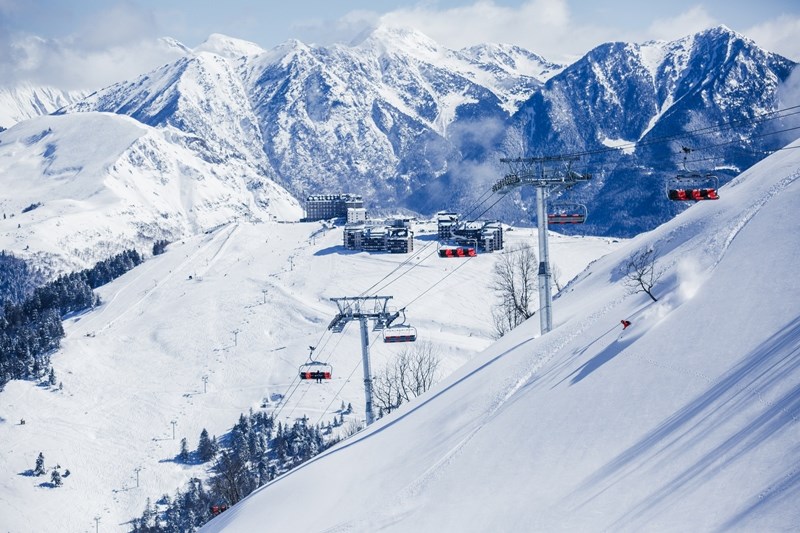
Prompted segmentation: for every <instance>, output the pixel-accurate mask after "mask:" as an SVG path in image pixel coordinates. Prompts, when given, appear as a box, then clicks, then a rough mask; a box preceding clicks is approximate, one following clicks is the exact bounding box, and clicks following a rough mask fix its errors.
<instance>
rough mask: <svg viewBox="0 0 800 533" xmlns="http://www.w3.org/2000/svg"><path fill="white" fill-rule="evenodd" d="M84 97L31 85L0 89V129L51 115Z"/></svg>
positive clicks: (74, 93)
mask: <svg viewBox="0 0 800 533" xmlns="http://www.w3.org/2000/svg"><path fill="white" fill-rule="evenodd" d="M84 96H86V93H85V92H80V91H62V90H60V89H56V88H55V87H46V86H36V85H32V84H24V85H20V86H17V87H13V88H10V87H5V88H4V87H0V128H6V129H7V128H10V127H11V126H13V125H14V124H16V123H17V122H21V121H23V120H28V119H29V118H33V117H38V116H40V115H46V114H48V113H52V112H53V111H56V110H57V109H60V108H62V107H64V106H65V105H69V104H72V103H74V102H77V101H78V100H80V99H81V98H83V97H84Z"/></svg>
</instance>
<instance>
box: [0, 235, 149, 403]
mask: <svg viewBox="0 0 800 533" xmlns="http://www.w3.org/2000/svg"><path fill="white" fill-rule="evenodd" d="M142 260H143V259H142V256H141V255H140V254H139V253H138V252H137V251H136V250H126V251H124V252H121V253H119V254H117V255H115V256H113V257H111V258H109V259H106V260H103V261H100V262H99V263H97V264H96V265H95V266H93V267H92V268H88V269H85V270H82V271H80V272H73V273H71V274H64V275H62V276H59V277H58V278H56V279H54V280H52V281H49V282H47V283H44V284H41V285H39V286H35V287H34V285H35V284H36V283H37V281H38V280H39V279H40V278H41V274H39V273H37V272H35V271H33V270H32V269H30V268H29V267H28V266H27V265H25V263H24V261H21V260H19V259H16V258H14V257H13V256H12V255H11V254H9V253H7V252H2V254H0V280H2V281H0V298H2V300H0V388H2V387H3V386H4V385H5V384H6V383H8V382H9V381H10V380H12V379H38V378H41V377H43V376H45V375H47V374H48V373H51V370H52V368H51V366H50V355H51V354H52V353H53V352H54V351H55V350H57V349H58V348H59V346H60V345H61V338H62V337H63V336H64V328H63V325H62V319H63V318H64V317H65V316H67V315H69V314H72V313H76V312H80V311H83V310H86V309H89V308H91V307H93V306H95V305H98V304H99V303H100V300H99V297H98V296H97V295H96V294H94V292H93V289H95V288H97V287H100V286H102V285H105V284H106V283H108V282H110V281H112V280H114V279H115V278H118V277H119V276H121V275H122V274H124V273H125V272H127V271H128V270H130V269H132V268H133V267H135V266H136V265H139V264H140V263H141V262H142ZM15 283H19V285H18V286H16V287H14V286H13V285H14V284H15Z"/></svg>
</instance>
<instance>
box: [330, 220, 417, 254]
mask: <svg viewBox="0 0 800 533" xmlns="http://www.w3.org/2000/svg"><path fill="white" fill-rule="evenodd" d="M409 226H410V222H409V220H408V219H395V220H390V221H365V222H359V223H354V224H347V225H345V227H344V233H343V244H344V247H345V248H347V249H348V250H364V251H365V252H390V253H395V254H405V253H409V252H412V251H413V250H414V232H413V231H412V230H411V229H410V227H409Z"/></svg>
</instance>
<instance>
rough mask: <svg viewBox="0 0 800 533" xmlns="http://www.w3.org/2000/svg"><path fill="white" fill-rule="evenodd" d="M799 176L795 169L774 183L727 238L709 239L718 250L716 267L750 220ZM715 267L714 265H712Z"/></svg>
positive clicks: (743, 215) (748, 210)
mask: <svg viewBox="0 0 800 533" xmlns="http://www.w3.org/2000/svg"><path fill="white" fill-rule="evenodd" d="M798 178H800V171H795V172H794V173H793V174H790V175H788V176H786V177H785V178H783V179H782V180H781V181H779V182H778V183H776V184H774V185H773V186H772V187H770V188H769V190H768V191H767V192H766V193H765V194H764V195H763V196H761V197H760V198H759V199H758V200H757V201H755V202H753V203H752V204H751V205H750V206H748V207H747V209H745V210H744V212H743V213H742V216H741V217H739V219H738V220H737V221H736V223H735V224H734V226H733V227H732V228H731V231H730V232H728V235H727V236H726V238H725V240H724V241H723V242H722V243H721V244H719V240H718V238H717V236H716V235H714V236H712V238H711V239H710V241H709V244H710V245H714V248H716V249H717V250H718V252H717V253H716V255H717V258H716V260H715V261H714V265H713V266H714V267H716V266H717V265H718V264H719V263H720V262H721V261H722V259H723V257H725V253H726V252H727V251H728V248H729V247H730V245H731V243H733V240H734V239H735V238H736V236H737V235H738V234H739V232H741V231H742V229H744V227H745V226H746V225H747V223H748V222H750V220H752V218H753V217H754V216H755V215H756V214H757V213H758V212H759V211H760V210H761V209H762V208H763V207H764V205H766V204H767V202H769V201H770V200H771V199H772V198H774V197H775V196H776V195H777V194H779V193H781V192H783V191H784V190H786V188H788V187H789V186H790V185H791V184H792V183H794V182H795V181H796V180H797V179H798ZM712 268H713V267H712Z"/></svg>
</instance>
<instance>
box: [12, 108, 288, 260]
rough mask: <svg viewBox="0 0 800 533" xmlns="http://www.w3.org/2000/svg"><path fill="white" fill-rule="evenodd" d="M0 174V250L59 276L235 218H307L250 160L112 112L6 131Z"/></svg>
mask: <svg viewBox="0 0 800 533" xmlns="http://www.w3.org/2000/svg"><path fill="white" fill-rule="evenodd" d="M0 176H2V177H3V184H4V187H5V190H4V194H3V195H2V197H0V212H2V213H3V214H4V215H5V217H4V218H3V219H2V220H0V249H6V250H12V251H14V252H15V253H17V254H19V255H21V256H23V257H33V258H35V259H36V262H37V264H38V265H40V266H43V267H45V268H46V269H47V270H50V271H52V272H60V271H64V270H67V271H68V270H74V269H78V268H86V267H88V266H91V265H93V264H94V263H95V262H97V261H98V260H100V259H105V258H107V257H109V256H111V255H114V254H116V253H118V252H120V251H122V250H124V249H127V248H136V249H138V250H148V249H149V248H150V247H151V246H152V243H153V241H155V240H162V239H166V240H168V241H174V240H177V239H180V238H182V237H184V236H188V235H193V234H197V233H202V232H204V231H206V230H208V229H211V228H214V227H216V226H219V225H220V224H224V223H226V222H229V221H232V220H235V219H237V218H243V219H244V218H246V219H253V220H269V219H273V218H277V219H290V220H291V219H294V220H296V219H298V218H299V217H300V216H302V210H301V208H300V206H299V204H298V203H297V201H296V200H295V199H294V198H293V197H291V195H289V194H288V192H286V191H285V190H284V189H282V188H281V187H280V186H278V185H276V184H275V183H274V182H272V181H271V180H269V179H267V178H266V177H265V176H264V175H262V174H260V173H259V172H258V167H257V166H256V165H253V164H252V163H251V162H250V161H247V160H246V159H242V158H236V157H229V158H227V159H223V158H220V157H219V151H217V150H215V151H213V152H212V151H210V150H209V148H208V143H207V142H206V141H205V140H204V139H200V138H198V137H196V136H193V135H188V134H186V133H184V132H182V131H179V130H177V129H175V128H174V127H171V126H169V127H165V128H153V127H150V126H146V125H144V124H142V123H140V122H137V121H135V120H133V119H131V118H129V117H126V116H120V115H115V114H108V113H94V112H93V113H85V114H84V113H81V114H69V115H58V116H45V117H39V118H36V119H31V120H28V121H26V122H23V123H21V124H19V125H17V126H15V127H13V128H11V129H9V130H8V131H5V132H3V133H1V134H0ZM35 204H41V205H39V206H37V207H35V208H33V209H28V208H29V206H31V205H35Z"/></svg>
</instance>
